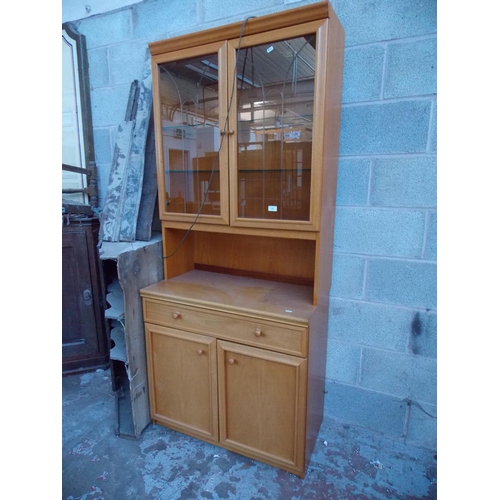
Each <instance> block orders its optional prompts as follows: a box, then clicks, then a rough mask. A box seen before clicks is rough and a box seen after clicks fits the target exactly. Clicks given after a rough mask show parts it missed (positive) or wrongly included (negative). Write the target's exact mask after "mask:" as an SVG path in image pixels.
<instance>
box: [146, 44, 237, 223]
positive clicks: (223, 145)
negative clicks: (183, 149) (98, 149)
mask: <svg viewBox="0 0 500 500" xmlns="http://www.w3.org/2000/svg"><path fill="white" fill-rule="evenodd" d="M209 54H217V57H218V64H219V82H218V83H219V129H220V130H224V128H225V126H226V116H227V101H226V98H225V96H226V95H227V66H226V61H227V42H226V41H225V40H222V41H217V42H213V43H210V44H208V45H205V46H197V47H189V48H184V49H180V50H178V51H175V52H172V51H171V52H166V53H161V54H156V55H152V56H151V65H152V71H151V73H152V81H153V89H156V90H157V91H158V94H159V89H160V65H161V64H163V63H167V62H172V61H179V60H182V59H189V58H191V57H199V56H203V55H209ZM153 113H154V122H155V124H156V128H155V136H156V141H155V145H156V165H157V170H158V172H157V173H158V176H157V177H158V206H159V212H160V220H171V221H177V222H189V223H193V222H195V221H196V220H203V223H208V224H226V225H227V224H229V197H228V189H229V178H228V171H229V169H228V165H227V161H228V160H227V158H228V143H227V141H226V140H224V138H227V135H224V134H222V135H221V141H220V143H219V152H218V160H219V175H220V186H221V190H220V206H221V214H220V216H214V215H204V214H199V215H197V214H183V213H175V212H167V211H166V210H165V203H166V199H165V176H164V172H163V171H162V170H164V168H165V167H164V165H165V158H164V154H163V130H162V117H161V101H160V98H159V95H157V96H156V98H154V99H153ZM158 124H159V126H158Z"/></svg>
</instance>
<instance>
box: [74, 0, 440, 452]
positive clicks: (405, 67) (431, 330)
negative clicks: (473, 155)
mask: <svg viewBox="0 0 500 500" xmlns="http://www.w3.org/2000/svg"><path fill="white" fill-rule="evenodd" d="M308 3H313V2H311V1H290V0H253V1H251V2H249V1H248V0H232V1H231V2H221V1H219V0H145V1H143V2H141V3H138V4H135V5H132V6H130V7H126V8H123V9H119V10H115V11H113V12H110V13H106V14H102V15H97V16H93V17H89V18H85V19H81V20H78V21H76V22H75V26H76V27H77V29H78V30H79V31H80V33H82V34H84V35H85V36H86V39H87V48H88V56H89V73H90V85H91V101H92V103H91V104H92V114H93V115H92V118H93V125H94V140H95V150H96V161H97V166H98V169H99V200H100V206H102V203H103V199H104V197H105V193H106V187H107V182H108V176H109V171H110V167H111V163H112V158H113V147H114V142H115V138H116V132H117V128H118V125H119V124H120V122H121V120H122V119H123V117H124V114H125V109H126V106H127V101H128V93H129V89H130V83H131V82H132V81H133V80H134V79H140V78H141V74H142V69H143V66H144V61H145V57H146V54H147V53H148V52H147V44H148V42H152V41H156V40H161V39H164V38H171V37H174V36H177V35H181V34H184V33H189V32H193V31H197V30H202V29H207V28H211V27H214V26H219V25H223V24H227V23H231V22H236V21H241V20H243V19H245V18H246V17H248V16H251V15H256V16H260V15H265V14H269V13H273V12H279V11H282V10H286V9H289V8H294V7H298V6H302V5H306V4H308ZM332 5H333V7H334V10H335V11H336V13H337V15H338V16H339V19H340V21H341V23H342V25H343V26H344V29H345V32H346V50H345V67H344V85H343V106H342V123H341V144H340V155H341V156H340V162H339V179H338V189H337V211H336V226H335V247H334V269H333V276H332V289H331V305H330V323H329V343H328V358H327V387H326V390H327V392H326V396H325V418H332V419H335V420H337V421H340V422H343V423H346V424H353V425H360V426H363V427H367V428H370V429H373V430H376V431H378V432H382V433H384V434H385V435H386V436H390V437H392V438H395V439H405V440H408V441H411V442H414V443H416V444H420V445H422V446H426V447H431V448H435V447H436V410H437V408H436V310H437V304H436V31H437V26H436V1H435V0H397V1H392V0H334V1H332Z"/></svg>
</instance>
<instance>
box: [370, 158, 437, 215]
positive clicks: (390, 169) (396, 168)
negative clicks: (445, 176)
mask: <svg viewBox="0 0 500 500" xmlns="http://www.w3.org/2000/svg"><path fill="white" fill-rule="evenodd" d="M436 185H437V180H436V158H435V157H417V158H414V157H413V158H412V157H406V158H394V159H376V160H374V163H373V173H372V187H371V193H370V201H371V204H372V205H374V206H383V207H435V206H436V191H437V189H436Z"/></svg>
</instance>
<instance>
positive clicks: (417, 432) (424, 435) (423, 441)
mask: <svg viewBox="0 0 500 500" xmlns="http://www.w3.org/2000/svg"><path fill="white" fill-rule="evenodd" d="M407 439H408V441H411V442H413V443H415V444H418V445H419V446H425V447H426V448H430V449H434V450H435V449H437V407H436V406H434V405H428V404H425V403H422V404H419V403H416V404H412V405H411V408H410V420H409V425H408V436H407Z"/></svg>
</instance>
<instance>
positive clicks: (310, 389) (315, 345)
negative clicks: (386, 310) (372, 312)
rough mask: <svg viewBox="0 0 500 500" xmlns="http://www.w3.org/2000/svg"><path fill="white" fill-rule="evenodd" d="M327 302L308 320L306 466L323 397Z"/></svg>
mask: <svg viewBox="0 0 500 500" xmlns="http://www.w3.org/2000/svg"><path fill="white" fill-rule="evenodd" d="M327 339H328V303H327V302H325V300H324V298H323V300H322V301H320V303H319V304H318V306H317V308H316V310H315V311H314V313H313V315H312V317H311V320H310V322H309V370H308V377H307V430H306V452H305V455H306V467H307V463H308V462H309V460H310V457H311V454H312V452H313V450H314V445H315V444H316V439H317V437H318V433H319V429H320V427H321V422H322V421H323V408H324V399H325V371H326V351H327Z"/></svg>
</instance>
